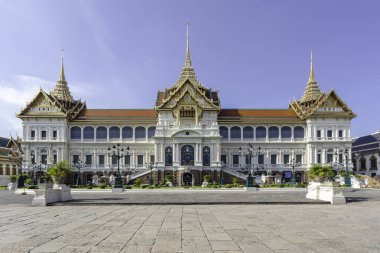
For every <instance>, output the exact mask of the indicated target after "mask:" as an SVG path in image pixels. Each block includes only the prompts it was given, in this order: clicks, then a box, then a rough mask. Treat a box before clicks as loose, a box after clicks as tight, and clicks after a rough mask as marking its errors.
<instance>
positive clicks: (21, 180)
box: [8, 149, 24, 188]
mask: <svg viewBox="0 0 380 253" xmlns="http://www.w3.org/2000/svg"><path fill="white" fill-rule="evenodd" d="M23 157H24V151H22V149H20V152H18V154H17V157H16V158H17V161H18V162H19V170H18V174H19V176H18V180H17V188H23V187H24V176H23V175H22V161H23ZM8 158H9V160H12V158H13V153H12V151H9V153H8Z"/></svg>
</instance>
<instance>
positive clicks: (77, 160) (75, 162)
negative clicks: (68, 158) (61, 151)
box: [73, 155, 79, 164]
mask: <svg viewBox="0 0 380 253" xmlns="http://www.w3.org/2000/svg"><path fill="white" fill-rule="evenodd" d="M78 163H79V155H73V164H78Z"/></svg>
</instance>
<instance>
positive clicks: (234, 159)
mask: <svg viewBox="0 0 380 253" xmlns="http://www.w3.org/2000/svg"><path fill="white" fill-rule="evenodd" d="M232 164H233V165H239V155H233V156H232Z"/></svg>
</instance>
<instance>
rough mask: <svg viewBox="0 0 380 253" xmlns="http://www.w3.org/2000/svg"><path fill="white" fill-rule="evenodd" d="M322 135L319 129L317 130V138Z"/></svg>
mask: <svg viewBox="0 0 380 253" xmlns="http://www.w3.org/2000/svg"><path fill="white" fill-rule="evenodd" d="M321 137H322V135H321V130H317V138H321Z"/></svg>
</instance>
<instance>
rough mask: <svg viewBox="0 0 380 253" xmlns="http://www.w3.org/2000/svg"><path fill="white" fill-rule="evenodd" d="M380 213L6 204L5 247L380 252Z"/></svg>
mask: <svg viewBox="0 0 380 253" xmlns="http://www.w3.org/2000/svg"><path fill="white" fill-rule="evenodd" d="M1 201H2V200H0V202H1ZM379 212H380V205H379V202H376V201H373V202H356V203H350V204H348V205H343V206H330V205H310V206H308V205H238V206H235V205H218V206H216V205H196V206H188V205H186V206H180V205H176V206H166V205H165V206H117V205H115V206H107V205H106V206H103V207H101V208H91V207H88V206H52V207H28V206H23V208H20V207H19V206H12V205H2V206H1V208H0V252H1V253H3V252H5V253H7V252H61V253H62V252H123V253H125V252H128V253H129V252H133V253H134V252H178V253H179V252H181V253H182V252H206V253H207V252H249V253H251V252H264V253H265V252H282V253H286V252H294V253H297V252H310V253H311V252H316V253H318V252H329V253H330V252H347V253H350V252H380V237H379V236H378V231H380V221H379V219H378V213H379Z"/></svg>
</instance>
